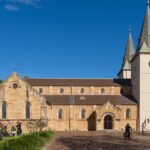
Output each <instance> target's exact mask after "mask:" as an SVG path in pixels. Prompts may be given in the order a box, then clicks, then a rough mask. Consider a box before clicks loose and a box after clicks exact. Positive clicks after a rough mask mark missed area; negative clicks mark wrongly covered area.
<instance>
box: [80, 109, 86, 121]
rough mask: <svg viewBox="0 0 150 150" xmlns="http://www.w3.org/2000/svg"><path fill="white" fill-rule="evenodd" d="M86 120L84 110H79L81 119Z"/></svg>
mask: <svg viewBox="0 0 150 150" xmlns="http://www.w3.org/2000/svg"><path fill="white" fill-rule="evenodd" d="M85 118H86V111H85V109H82V110H81V119H85Z"/></svg>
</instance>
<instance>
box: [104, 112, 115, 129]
mask: <svg viewBox="0 0 150 150" xmlns="http://www.w3.org/2000/svg"><path fill="white" fill-rule="evenodd" d="M104 129H113V117H112V116H110V115H107V116H105V118H104Z"/></svg>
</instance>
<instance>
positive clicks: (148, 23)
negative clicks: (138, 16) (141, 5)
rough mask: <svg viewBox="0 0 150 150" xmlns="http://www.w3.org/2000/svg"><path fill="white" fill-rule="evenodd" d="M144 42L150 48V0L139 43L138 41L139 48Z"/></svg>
mask: <svg viewBox="0 0 150 150" xmlns="http://www.w3.org/2000/svg"><path fill="white" fill-rule="evenodd" d="M143 42H145V44H146V45H147V47H148V48H150V7H149V0H147V9H146V14H145V18H144V22H143V26H142V30H141V34H140V38H139V43H138V50H139V49H140V48H141V46H142V45H143Z"/></svg>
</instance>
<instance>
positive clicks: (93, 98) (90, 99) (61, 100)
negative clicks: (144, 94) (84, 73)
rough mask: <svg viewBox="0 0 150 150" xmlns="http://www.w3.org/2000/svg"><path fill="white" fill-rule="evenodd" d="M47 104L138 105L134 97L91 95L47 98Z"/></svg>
mask: <svg viewBox="0 0 150 150" xmlns="http://www.w3.org/2000/svg"><path fill="white" fill-rule="evenodd" d="M45 97H46V100H47V104H49V105H50V104H52V105H69V104H75V105H103V104H105V103H106V102H107V101H109V102H110V103H112V104H115V105H137V102H136V101H135V99H134V98H133V97H132V96H127V97H126V96H123V95H90V96H79V95H78V96H67V95H55V96H49V95H47V96H45Z"/></svg>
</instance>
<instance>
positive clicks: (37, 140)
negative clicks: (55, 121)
mask: <svg viewBox="0 0 150 150" xmlns="http://www.w3.org/2000/svg"><path fill="white" fill-rule="evenodd" d="M53 136H54V133H53V132H51V131H41V132H37V133H31V134H26V135H22V136H18V137H11V138H6V139H4V141H2V142H0V150H41V148H42V147H43V146H44V145H45V144H47V143H48V141H49V140H51V139H52V138H53Z"/></svg>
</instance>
